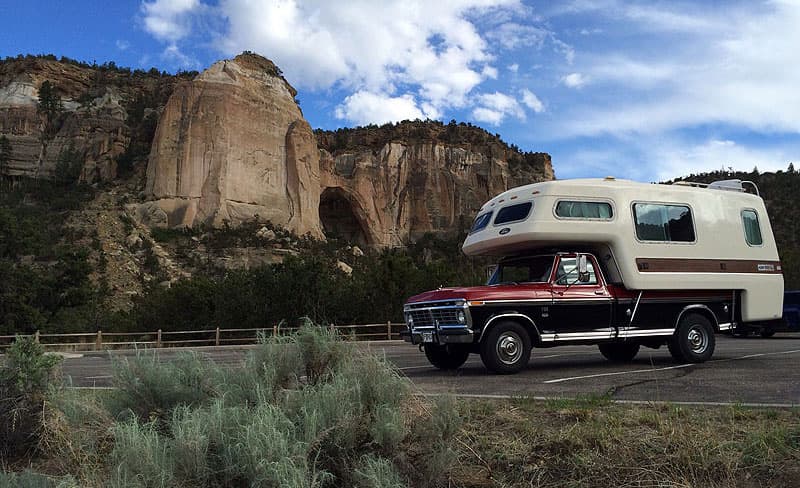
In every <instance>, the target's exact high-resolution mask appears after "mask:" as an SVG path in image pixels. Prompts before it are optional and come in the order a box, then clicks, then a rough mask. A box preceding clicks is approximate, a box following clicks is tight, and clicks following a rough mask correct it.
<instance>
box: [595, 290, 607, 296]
mask: <svg viewBox="0 0 800 488" xmlns="http://www.w3.org/2000/svg"><path fill="white" fill-rule="evenodd" d="M604 293H605V292H604V291H603V290H595V291H594V294H595V295H603V294H604Z"/></svg>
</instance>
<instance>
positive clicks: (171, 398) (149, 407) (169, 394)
mask: <svg viewBox="0 0 800 488" xmlns="http://www.w3.org/2000/svg"><path fill="white" fill-rule="evenodd" d="M214 370H215V367H214V365H213V364H212V363H209V362H208V361H203V360H202V359H201V358H200V357H199V356H198V355H197V354H196V353H192V352H182V353H180V354H179V355H178V356H177V357H176V358H175V359H174V360H172V361H161V360H160V359H159V356H158V353H156V352H153V351H140V352H138V353H137V354H136V357H135V358H132V359H127V358H124V359H122V360H120V361H118V362H116V363H115V364H114V386H115V387H116V389H115V390H114V393H113V394H112V395H111V398H110V399H109V401H108V406H109V410H110V411H111V413H112V414H113V415H114V416H116V417H117V418H124V417H126V416H130V415H133V416H135V417H137V418H138V419H139V420H140V421H149V420H159V421H162V422H163V421H164V420H165V419H168V418H169V417H170V416H171V414H172V410H173V409H174V408H175V407H178V406H181V405H200V404H202V403H204V402H206V401H208V400H209V399H210V398H212V397H213V396H214V385H213V379H214V378H215V377H216V376H217V375H216V374H215V372H214Z"/></svg>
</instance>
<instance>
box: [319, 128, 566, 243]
mask: <svg viewBox="0 0 800 488" xmlns="http://www.w3.org/2000/svg"><path fill="white" fill-rule="evenodd" d="M317 137H318V140H319V144H320V152H321V162H320V164H321V169H322V171H321V175H322V179H321V183H322V188H321V191H322V196H321V203H320V218H321V219H322V225H323V226H324V228H325V232H326V234H331V235H340V236H343V237H346V238H348V239H350V240H354V241H356V242H359V243H361V244H368V245H377V246H399V245H403V244H405V243H407V242H408V241H409V240H413V239H416V238H417V237H419V236H421V235H422V234H425V233H427V232H434V233H437V232H445V233H446V232H453V231H463V230H465V229H466V228H468V226H469V225H470V223H471V220H472V218H473V217H474V215H475V212H476V211H477V210H478V209H479V208H480V206H481V205H482V204H483V203H484V202H485V201H486V200H488V199H489V198H491V197H492V196H494V195H496V194H498V193H500V192H502V191H505V190H506V189H508V188H511V187H514V186H519V185H524V184H528V183H533V182H536V181H543V180H549V179H553V178H554V175H553V168H552V165H551V162H550V156H549V155H547V154H545V153H521V152H520V151H519V150H518V149H517V148H515V147H513V146H508V145H506V144H505V143H504V142H503V141H501V140H500V138H499V137H498V136H492V135H491V134H489V133H487V132H486V131H484V130H483V129H480V128H477V127H474V126H471V125H467V124H456V123H455V122H451V123H450V124H448V125H443V124H441V123H439V122H433V121H427V122H420V121H416V122H402V123H400V124H396V125H393V124H387V125H385V126H383V127H377V126H371V127H364V128H358V129H340V130H338V131H336V132H323V131H319V132H317Z"/></svg>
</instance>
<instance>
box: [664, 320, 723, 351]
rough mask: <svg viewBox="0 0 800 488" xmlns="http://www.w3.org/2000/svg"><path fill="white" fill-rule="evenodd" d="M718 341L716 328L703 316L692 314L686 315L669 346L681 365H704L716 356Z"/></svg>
mask: <svg viewBox="0 0 800 488" xmlns="http://www.w3.org/2000/svg"><path fill="white" fill-rule="evenodd" d="M715 344H716V339H715V337H714V327H713V326H712V325H711V322H709V321H708V319H707V318H705V317H703V316H702V315H699V314H696V313H691V314H687V315H685V316H684V317H683V318H682V319H681V321H680V323H679V324H678V328H677V330H676V331H675V334H673V336H672V337H671V338H670V340H669V342H668V343H667V345H668V346H669V352H670V354H672V357H673V358H675V360H676V361H678V362H681V363H702V362H705V361H708V360H709V359H710V358H711V356H712V355H713V354H714V346H715Z"/></svg>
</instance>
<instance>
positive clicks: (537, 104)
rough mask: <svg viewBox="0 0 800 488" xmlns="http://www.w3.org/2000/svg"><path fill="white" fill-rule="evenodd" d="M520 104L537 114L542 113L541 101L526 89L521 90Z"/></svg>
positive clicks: (542, 105)
mask: <svg viewBox="0 0 800 488" xmlns="http://www.w3.org/2000/svg"><path fill="white" fill-rule="evenodd" d="M522 103H523V104H524V105H525V106H526V107H528V108H529V109H531V110H533V111H534V112H536V113H537V114H538V113H540V112H544V104H543V103H542V101H541V100H539V97H537V96H536V94H535V93H533V92H532V91H530V90H528V89H527V88H524V89H523V90H522Z"/></svg>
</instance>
